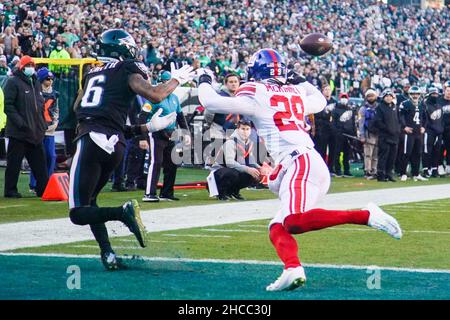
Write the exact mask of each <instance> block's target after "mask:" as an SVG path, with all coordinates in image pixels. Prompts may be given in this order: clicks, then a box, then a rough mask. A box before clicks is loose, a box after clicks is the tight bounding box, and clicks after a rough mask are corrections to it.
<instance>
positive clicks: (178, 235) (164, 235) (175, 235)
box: [163, 233, 231, 238]
mask: <svg viewBox="0 0 450 320" xmlns="http://www.w3.org/2000/svg"><path fill="white" fill-rule="evenodd" d="M163 237H180V238H183V237H189V238H231V236H222V235H220V236H219V235H217V236H216V235H206V234H176V233H163Z"/></svg>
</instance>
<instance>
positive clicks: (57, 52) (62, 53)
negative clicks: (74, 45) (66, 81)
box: [48, 41, 70, 75]
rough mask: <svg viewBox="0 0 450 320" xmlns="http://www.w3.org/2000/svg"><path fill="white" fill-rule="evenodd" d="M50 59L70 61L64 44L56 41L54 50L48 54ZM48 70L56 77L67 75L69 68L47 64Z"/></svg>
mask: <svg viewBox="0 0 450 320" xmlns="http://www.w3.org/2000/svg"><path fill="white" fill-rule="evenodd" d="M49 58H50V59H70V54H69V53H68V52H67V51H66V49H64V42H63V41H58V43H57V44H56V48H55V49H54V50H53V51H52V52H51V53H50V57H49ZM48 69H49V70H50V71H51V72H53V73H54V74H56V75H60V74H61V73H64V74H67V73H69V71H70V66H64V65H57V64H49V65H48Z"/></svg>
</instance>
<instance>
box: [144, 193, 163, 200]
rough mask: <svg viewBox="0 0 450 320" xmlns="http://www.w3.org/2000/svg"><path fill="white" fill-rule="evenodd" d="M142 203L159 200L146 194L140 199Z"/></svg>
mask: <svg viewBox="0 0 450 320" xmlns="http://www.w3.org/2000/svg"><path fill="white" fill-rule="evenodd" d="M142 201H144V202H159V198H158V196H155V195H151V194H146V195H145V196H144V197H143V198H142Z"/></svg>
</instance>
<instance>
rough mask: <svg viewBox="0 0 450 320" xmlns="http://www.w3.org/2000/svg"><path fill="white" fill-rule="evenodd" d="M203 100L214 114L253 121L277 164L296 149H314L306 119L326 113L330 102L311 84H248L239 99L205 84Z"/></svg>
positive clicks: (201, 96)
mask: <svg viewBox="0 0 450 320" xmlns="http://www.w3.org/2000/svg"><path fill="white" fill-rule="evenodd" d="M199 99H200V102H201V103H202V105H203V106H204V107H206V108H207V109H208V110H209V111H211V112H220V113H234V114H241V115H245V116H247V117H248V118H250V120H252V122H253V123H254V125H255V127H256V129H257V131H258V135H259V136H260V137H261V138H263V139H264V143H265V144H266V147H267V150H268V151H269V153H270V155H271V156H272V157H273V158H274V159H275V161H277V162H278V161H279V160H280V159H281V158H282V157H283V156H284V155H286V154H288V153H290V152H292V151H293V150H299V151H300V152H301V153H303V152H306V151H307V150H309V149H310V148H313V147H314V143H313V141H312V139H311V138H310V136H309V134H308V129H309V125H308V124H307V123H306V118H305V116H307V115H309V114H311V113H317V112H320V111H322V110H323V108H325V106H326V103H327V101H326V99H325V97H324V96H323V95H322V93H321V92H320V91H319V90H318V89H317V88H316V87H314V86H313V85H312V84H310V83H308V82H303V83H301V84H298V85H283V86H280V85H277V84H273V83H269V82H264V83H262V82H247V83H245V84H243V85H242V86H241V87H240V88H239V89H238V90H237V92H236V96H235V97H223V96H220V95H218V94H217V93H216V92H215V91H214V89H213V88H212V87H211V86H210V85H208V84H201V85H200V86H199Z"/></svg>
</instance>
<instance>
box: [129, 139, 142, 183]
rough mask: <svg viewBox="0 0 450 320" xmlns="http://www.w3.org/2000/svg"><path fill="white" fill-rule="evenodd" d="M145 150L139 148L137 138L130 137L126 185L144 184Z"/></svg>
mask: <svg viewBox="0 0 450 320" xmlns="http://www.w3.org/2000/svg"><path fill="white" fill-rule="evenodd" d="M145 153H146V151H145V150H142V149H141V148H139V139H135V138H133V139H131V140H130V144H129V148H128V154H127V170H126V172H127V182H126V185H127V186H136V185H138V186H140V187H142V186H144V185H145V183H146V182H145V181H146V179H145V177H144V160H145Z"/></svg>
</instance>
